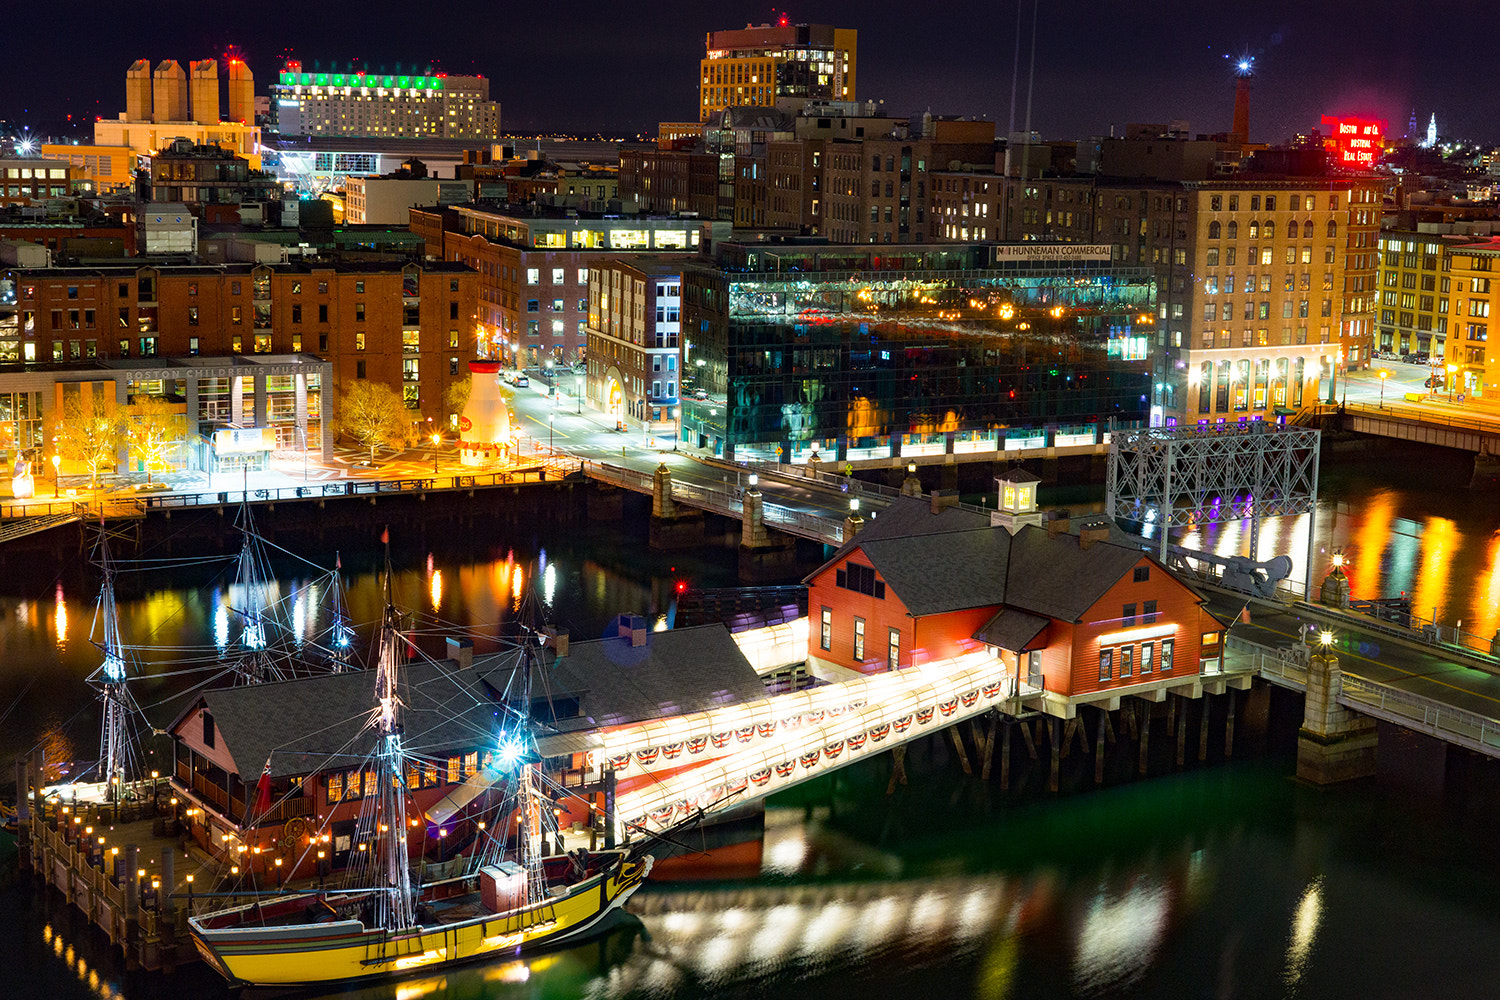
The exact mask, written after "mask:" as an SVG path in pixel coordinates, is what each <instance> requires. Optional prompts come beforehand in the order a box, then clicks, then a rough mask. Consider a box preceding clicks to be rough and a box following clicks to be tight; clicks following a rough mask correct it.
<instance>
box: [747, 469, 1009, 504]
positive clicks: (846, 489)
mask: <svg viewBox="0 0 1500 1000" xmlns="http://www.w3.org/2000/svg"><path fill="white" fill-rule="evenodd" d="M736 464H737V465H739V466H742V467H744V468H745V470H746V471H748V472H754V473H755V474H756V475H759V476H775V477H777V478H778V479H781V480H784V481H785V482H787V483H793V484H799V485H800V484H805V483H816V484H817V485H819V486H826V487H828V488H829V489H830V490H837V491H838V492H840V493H847V494H848V495H850V496H858V497H870V496H874V497H880V498H882V499H886V500H893V499H895V498H896V497H899V496H901V491H900V490H899V489H897V488H896V487H894V486H887V485H885V484H884V483H871V482H867V481H865V480H863V479H855V478H854V477H852V476H842V475H839V474H838V473H836V472H826V471H824V470H822V469H819V470H817V471H816V472H815V471H813V470H812V469H810V468H809V467H807V466H805V465H780V464H778V463H775V462H739V463H736ZM921 499H923V500H928V501H930V500H931V499H932V497H931V495H930V494H925V493H924V494H923V495H922V497H921ZM953 506H954V507H957V508H959V509H960V510H968V511H973V512H974V513H977V514H984V515H985V516H986V517H988V516H989V514H990V509H989V508H988V507H981V506H979V505H977V504H972V503H955V504H953Z"/></svg>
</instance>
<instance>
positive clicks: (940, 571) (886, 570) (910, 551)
mask: <svg viewBox="0 0 1500 1000" xmlns="http://www.w3.org/2000/svg"><path fill="white" fill-rule="evenodd" d="M1010 544H1011V537H1010V534H1009V532H1007V531H1006V530H1005V529H1003V528H975V529H972V530H970V531H949V532H943V533H942V534H937V535H926V536H922V535H917V536H914V537H911V538H881V539H872V540H866V541H864V542H862V543H861V544H860V546H859V547H860V551H861V552H863V553H864V556H865V558H866V559H868V560H869V561H870V564H871V565H873V566H874V567H875V571H876V572H877V573H879V574H880V575H881V577H882V578H884V580H885V582H886V586H888V587H890V588H891V589H893V590H894V591H895V592H896V596H897V597H899V598H900V599H901V603H902V604H904V605H906V610H907V611H909V612H911V613H912V614H913V615H918V616H921V615H936V614H942V613H943V612H945V611H958V610H960V609H962V608H982V607H984V606H985V605H989V604H1000V603H1002V602H1004V600H1005V571H1006V567H1007V565H1008V563H1009V558H1008V557H1009V552H1010ZM856 558H858V557H857V556H856Z"/></svg>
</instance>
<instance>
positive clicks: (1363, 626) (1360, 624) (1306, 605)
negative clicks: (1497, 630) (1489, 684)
mask: <svg viewBox="0 0 1500 1000" xmlns="http://www.w3.org/2000/svg"><path fill="white" fill-rule="evenodd" d="M1294 607H1295V608H1296V609H1297V610H1300V611H1306V612H1310V613H1314V614H1319V615H1324V616H1327V617H1330V618H1334V619H1338V620H1342V621H1347V622H1349V624H1350V626H1351V627H1353V628H1357V629H1358V630H1359V631H1361V632H1378V633H1380V634H1381V635H1388V636H1392V637H1393V638H1398V639H1405V640H1406V641H1408V642H1420V643H1422V644H1423V645H1426V646H1431V647H1432V648H1433V649H1437V650H1444V649H1447V650H1451V651H1453V652H1460V653H1463V654H1465V655H1466V656H1471V657H1474V658H1476V659H1479V660H1482V661H1485V662H1486V663H1491V664H1500V657H1497V656H1496V655H1495V652H1494V650H1495V639H1494V637H1492V636H1482V635H1475V634H1474V633H1472V632H1465V631H1463V630H1462V629H1459V628H1457V627H1456V626H1453V625H1442V624H1439V623H1437V622H1433V621H1429V620H1427V619H1425V618H1423V617H1421V616H1420V615H1415V614H1414V615H1410V616H1409V618H1410V624H1409V625H1407V624H1402V623H1401V622H1393V621H1386V620H1384V619H1381V618H1377V617H1375V616H1374V615H1369V614H1355V613H1353V612H1349V611H1342V610H1340V609H1339V608H1330V607H1327V606H1325V605H1322V604H1313V603H1310V602H1308V601H1303V600H1299V601H1296V602H1295V604H1294Z"/></svg>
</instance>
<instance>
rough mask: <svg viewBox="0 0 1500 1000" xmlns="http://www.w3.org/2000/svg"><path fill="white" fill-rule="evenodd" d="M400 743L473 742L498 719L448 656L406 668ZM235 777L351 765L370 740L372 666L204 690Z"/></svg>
mask: <svg viewBox="0 0 1500 1000" xmlns="http://www.w3.org/2000/svg"><path fill="white" fill-rule="evenodd" d="M404 680H405V684H404V687H403V689H402V700H403V702H404V703H405V705H406V708H405V710H404V711H403V713H402V722H403V723H404V727H405V737H404V743H405V746H406V748H407V749H408V750H409V751H412V752H414V753H443V752H446V751H448V750H450V749H456V748H472V747H473V746H474V745H475V744H477V743H478V742H480V740H481V739H482V738H483V737H484V736H485V735H486V734H490V733H493V732H494V731H495V729H496V727H497V723H496V720H495V712H496V710H497V709H496V706H495V705H493V704H492V703H491V701H490V699H489V697H488V693H487V692H486V691H485V689H484V688H483V686H482V685H480V684H479V682H478V678H477V677H476V676H475V675H474V672H473V671H471V670H470V671H464V670H458V669H457V667H456V665H455V664H454V663H453V662H452V661H451V660H449V661H443V662H440V663H425V662H424V663H412V664H410V665H408V666H407V668H406V669H405V678H404ZM202 699H203V702H204V704H205V705H206V707H207V708H208V711H209V712H210V713H211V714H212V715H213V718H214V724H215V725H216V726H218V729H219V733H220V734H221V735H222V736H223V741H224V746H223V749H224V750H225V751H227V752H228V753H229V755H230V756H231V757H232V758H233V759H234V763H235V769H236V770H237V771H238V772H239V774H240V777H241V778H243V779H245V780H247V781H253V780H255V778H256V776H257V775H259V774H260V770H261V768H262V767H264V766H265V763H266V760H267V759H268V758H269V760H270V761H271V775H272V776H273V777H282V776H284V775H295V774H309V773H312V772H314V771H320V770H324V769H327V768H336V767H339V766H348V767H354V766H356V765H357V764H358V762H359V761H361V760H363V759H364V758H365V757H366V756H367V755H368V754H369V753H370V751H371V750H372V749H373V748H374V746H375V739H376V733H375V730H374V729H373V728H372V727H370V726H368V725H367V722H368V721H369V720H370V718H371V713H372V712H373V711H374V707H375V672H374V671H372V670H358V671H353V672H350V673H343V674H329V675H327V676H323V677H308V678H302V679H298V680H291V681H282V682H279V683H272V684H251V685H246V686H244V687H234V688H222V689H217V690H211V691H205V692H203V695H202Z"/></svg>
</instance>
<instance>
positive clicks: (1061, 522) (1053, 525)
mask: <svg viewBox="0 0 1500 1000" xmlns="http://www.w3.org/2000/svg"><path fill="white" fill-rule="evenodd" d="M1072 525H1073V522H1072V521H1071V520H1070V519H1069V518H1068V515H1066V514H1062V513H1054V514H1053V515H1052V517H1051V519H1050V520H1048V521H1047V537H1048V538H1056V537H1057V536H1058V535H1066V534H1067V533H1068V530H1069V529H1070V528H1071V527H1072Z"/></svg>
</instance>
